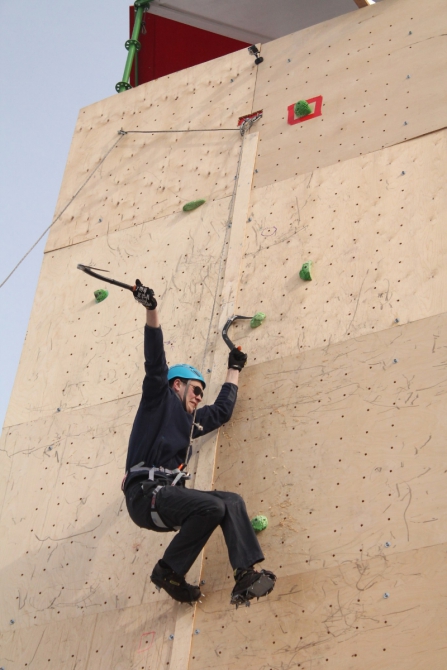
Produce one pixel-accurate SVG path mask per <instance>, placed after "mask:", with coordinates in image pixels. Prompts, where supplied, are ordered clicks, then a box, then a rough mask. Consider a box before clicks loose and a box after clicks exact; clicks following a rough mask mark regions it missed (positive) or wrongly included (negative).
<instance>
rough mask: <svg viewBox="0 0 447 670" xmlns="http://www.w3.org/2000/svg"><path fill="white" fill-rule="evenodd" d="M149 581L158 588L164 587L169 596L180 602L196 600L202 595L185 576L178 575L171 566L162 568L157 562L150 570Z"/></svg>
mask: <svg viewBox="0 0 447 670" xmlns="http://www.w3.org/2000/svg"><path fill="white" fill-rule="evenodd" d="M151 581H152V582H153V583H154V584H155V586H156V587H157V589H158V590H160V589H164V590H165V591H166V593H169V595H170V596H171V598H174V600H178V602H180V603H190V604H191V605H192V603H194V602H197V600H199V598H200V596H201V595H202V594H201V592H200V589H199V587H198V586H193V585H192V584H188V583H187V582H186V581H185V578H184V577H182V576H181V575H178V574H177V573H176V572H174V570H171V568H164V567H162V566H161V565H160V563H157V565H156V566H155V568H154V569H153V571H152V575H151Z"/></svg>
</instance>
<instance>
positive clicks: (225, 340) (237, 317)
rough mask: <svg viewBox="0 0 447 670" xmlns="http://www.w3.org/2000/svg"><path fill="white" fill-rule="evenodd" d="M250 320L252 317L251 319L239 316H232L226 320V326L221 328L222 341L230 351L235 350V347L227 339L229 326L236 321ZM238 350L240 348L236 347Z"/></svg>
mask: <svg viewBox="0 0 447 670" xmlns="http://www.w3.org/2000/svg"><path fill="white" fill-rule="evenodd" d="M252 318H253V317H251V316H241V315H240V314H234V315H233V316H230V318H229V319H228V321H227V322H226V324H225V325H224V327H223V328H222V337H223V339H224V342H225V344H226V345H227V347H228V348H229V349H230V351H231V350H232V349H234V348H235V345H234V344H233V342H232V341H231V340H230V338H229V337H228V330H229V328H230V326H231V325H232V324H233V323H234V322H235V321H236V319H250V320H251V319H252ZM238 349H240V347H238Z"/></svg>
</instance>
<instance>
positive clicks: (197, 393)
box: [190, 386, 203, 398]
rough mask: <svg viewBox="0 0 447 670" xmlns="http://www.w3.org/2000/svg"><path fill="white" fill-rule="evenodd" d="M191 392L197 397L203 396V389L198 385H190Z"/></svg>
mask: <svg viewBox="0 0 447 670" xmlns="http://www.w3.org/2000/svg"><path fill="white" fill-rule="evenodd" d="M190 388H192V392H193V393H194V395H195V396H196V397H197V398H203V390H202V389H201V388H200V386H191V387H190Z"/></svg>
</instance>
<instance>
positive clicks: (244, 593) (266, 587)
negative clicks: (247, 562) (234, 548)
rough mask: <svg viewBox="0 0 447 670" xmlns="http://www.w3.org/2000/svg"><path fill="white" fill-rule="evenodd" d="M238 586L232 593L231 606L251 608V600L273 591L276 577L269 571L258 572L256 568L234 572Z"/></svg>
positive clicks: (236, 585)
mask: <svg viewBox="0 0 447 670" xmlns="http://www.w3.org/2000/svg"><path fill="white" fill-rule="evenodd" d="M234 578H235V580H236V584H235V586H234V589H233V590H232V592H231V600H230V604H231V605H236V609H237V608H238V607H239V605H245V606H246V607H249V606H250V600H253V598H257V599H258V600H259V598H261V596H266V595H268V594H269V593H271V592H272V591H273V588H274V586H275V582H276V575H274V574H273V572H270V571H269V570H261V572H257V571H256V570H254V568H248V569H247V570H242V569H238V570H235V571H234Z"/></svg>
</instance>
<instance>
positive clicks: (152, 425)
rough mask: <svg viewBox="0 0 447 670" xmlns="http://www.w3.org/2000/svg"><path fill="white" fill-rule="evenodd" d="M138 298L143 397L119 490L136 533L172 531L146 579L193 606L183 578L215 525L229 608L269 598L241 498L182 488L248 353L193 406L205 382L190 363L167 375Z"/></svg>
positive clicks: (150, 317) (139, 294) (153, 316)
mask: <svg viewBox="0 0 447 670" xmlns="http://www.w3.org/2000/svg"><path fill="white" fill-rule="evenodd" d="M134 297H135V299H136V300H137V301H138V302H139V303H141V304H142V305H143V306H144V307H146V327H145V331H144V356H145V370H146V375H145V378H144V381H143V392H142V397H141V401H140V405H139V408H138V411H137V414H136V417H135V421H134V424H133V428H132V432H131V435H130V439H129V448H128V453H127V462H126V476H125V478H124V481H123V485H122V489H123V491H124V493H125V496H126V504H127V509H128V512H129V515H130V517H131V519H132V521H134V523H136V524H137V526H140V528H147V529H149V530H152V531H156V532H170V531H171V532H172V531H177V530H178V534H177V535H176V536H175V537H174V538H173V540H172V542H171V543H170V544H169V546H168V547H167V549H166V551H165V553H164V555H163V558H162V559H161V560H159V561H158V563H157V564H156V565H155V567H154V569H153V572H152V575H151V580H152V582H153V583H154V584H155V585H156V587H157V588H158V589H160V588H162V589H164V590H165V591H167V593H168V594H169V595H170V596H171V597H172V598H174V599H175V600H178V601H180V602H188V603H193V602H195V601H197V600H199V598H200V597H201V595H202V594H201V592H200V588H199V587H198V586H194V585H191V584H188V583H187V582H186V581H185V575H186V573H187V572H188V570H189V569H190V568H191V566H192V564H193V563H194V561H195V560H196V558H197V556H198V555H199V553H200V552H201V550H202V549H203V547H204V546H205V544H206V542H207V540H208V538H209V537H210V536H211V534H212V533H213V531H214V530H215V528H217V526H220V527H221V529H222V532H223V535H224V538H225V542H226V545H227V548H228V555H229V559H230V562H231V565H232V567H233V570H234V578H235V585H234V588H233V591H232V593H231V600H230V602H231V604H235V605H236V607H238V606H239V605H240V604H242V603H245V604H247V605H248V604H249V601H250V600H251V599H252V598H259V597H261V596H264V595H267V594H268V593H270V592H271V591H272V589H273V587H274V585H275V581H276V577H275V575H274V574H273V573H272V572H270V571H268V570H261V571H260V572H258V571H256V570H255V569H254V565H255V564H256V563H260V562H261V561H263V560H264V556H263V554H262V551H261V548H260V546H259V542H258V540H257V537H256V534H255V532H254V530H253V528H252V525H251V523H250V519H249V517H248V515H247V511H246V508H245V503H244V501H243V499H242V498H241V497H240V496H239V495H237V494H236V493H229V492H225V491H196V490H194V489H190V488H187V487H186V486H185V482H186V480H188V479H190V475H188V474H187V472H186V466H187V463H188V460H189V458H190V455H191V444H192V440H193V439H194V438H196V437H199V436H201V435H206V434H207V433H210V432H211V431H213V430H215V429H216V428H219V427H220V426H222V424H223V423H225V422H227V421H228V420H229V419H230V417H231V414H232V412H233V408H234V404H235V402H236V395H237V388H238V380H239V372H240V370H242V368H243V367H244V365H245V363H246V360H247V355H246V354H244V353H243V352H241V351H239V350H238V349H236V348H234V349H233V350H232V351H230V354H229V360H228V372H227V376H226V380H225V383H224V384H223V386H222V389H221V391H220V393H219V395H218V396H217V398H216V401H215V402H214V404H213V405H205V406H204V407H201V408H200V409H198V406H199V404H200V402H201V401H202V397H203V391H204V389H205V380H204V379H203V377H202V375H201V374H200V372H199V371H198V370H196V369H195V368H193V367H192V366H190V365H186V364H185V365H175V366H174V367H171V368H170V369H169V370H168V367H167V365H166V358H165V352H164V348H163V333H162V330H161V327H160V323H159V317H158V313H157V309H156V307H157V301H156V299H155V297H154V292H153V291H152V289H149V288H147V287H144V286H142V285H141V284H139V283H138V282H137V289H136V290H135V291H134Z"/></svg>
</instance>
